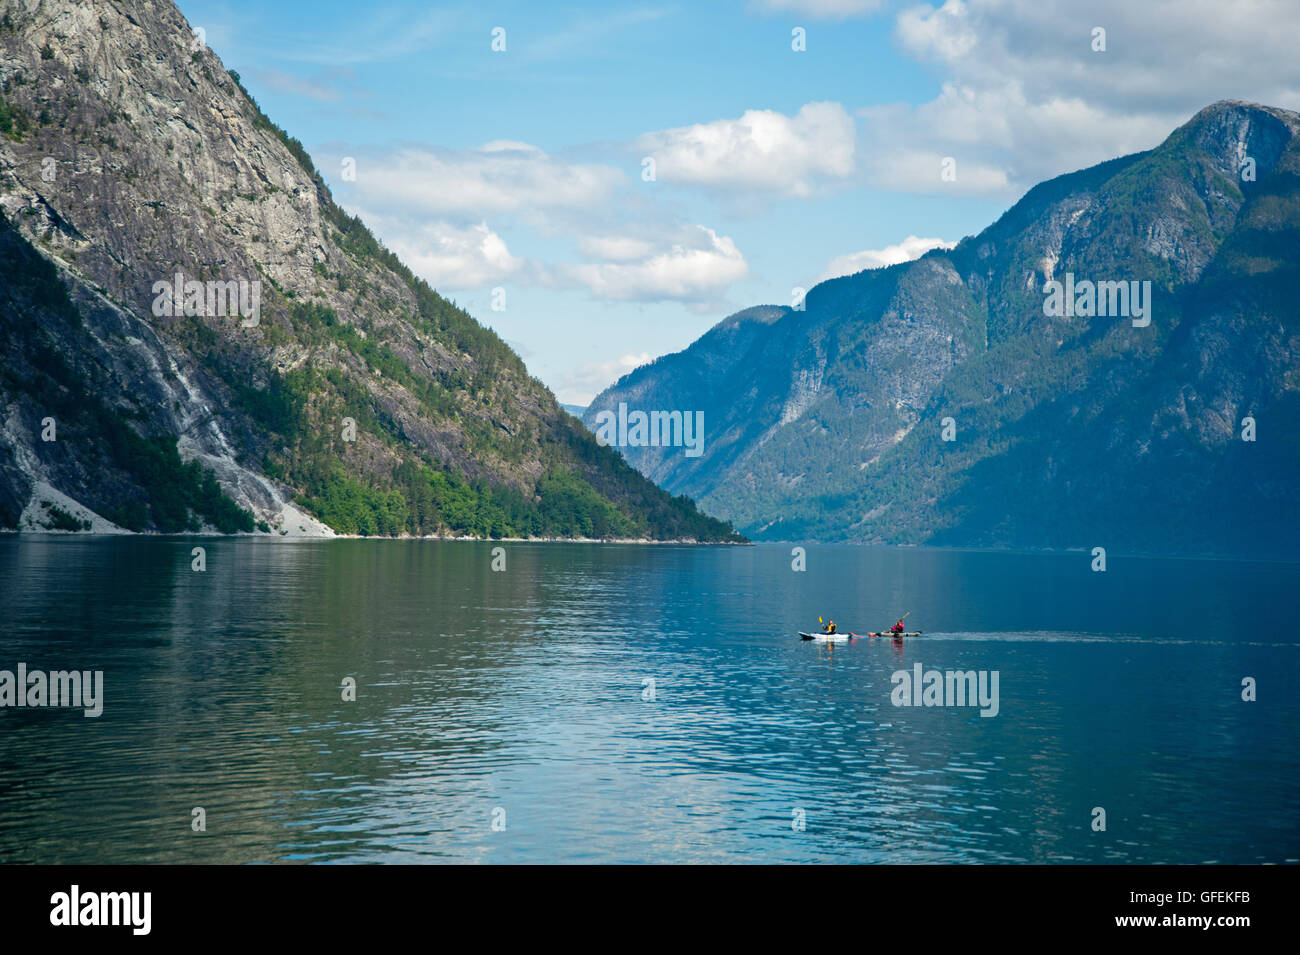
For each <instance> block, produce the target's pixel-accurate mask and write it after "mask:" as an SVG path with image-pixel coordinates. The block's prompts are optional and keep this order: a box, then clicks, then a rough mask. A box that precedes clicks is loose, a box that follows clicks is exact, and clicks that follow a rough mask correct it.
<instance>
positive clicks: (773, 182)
mask: <svg viewBox="0 0 1300 955" xmlns="http://www.w3.org/2000/svg"><path fill="white" fill-rule="evenodd" d="M855 139H856V131H855V128H854V123H853V117H851V116H850V115H849V114H848V112H846V111H845V109H844V107H843V106H841V105H840V104H839V103H808V104H806V105H805V106H803V107H802V108H801V109H800V110H799V112H798V113H796V114H795V115H794V116H786V115H784V114H782V113H778V112H775V111H773V110H768V109H751V110H746V111H745V113H744V115H743V116H741V117H740V118H739V119H720V120H715V121H713V122H710V123H696V124H694V125H692V126H680V127H677V128H676V129H665V130H660V131H657V132H651V133H646V134H645V135H643V136H641V137H640V138H639V139H637V140H636V142H635V143H634V147H635V148H636V149H638V150H640V151H642V152H643V153H644V154H645V155H648V156H651V157H653V159H654V160H655V167H656V168H655V172H656V176H657V178H658V179H659V180H660V181H663V182H670V183H688V184H692V185H699V186H706V187H716V188H722V189H748V190H761V191H764V192H768V193H773V194H779V195H788V196H809V195H812V194H814V193H815V192H817V191H819V189H820V188H821V187H823V186H825V185H828V184H832V183H836V182H839V181H842V180H844V179H846V178H847V177H849V176H850V175H852V173H853V168H854V165H853V161H854V150H855Z"/></svg>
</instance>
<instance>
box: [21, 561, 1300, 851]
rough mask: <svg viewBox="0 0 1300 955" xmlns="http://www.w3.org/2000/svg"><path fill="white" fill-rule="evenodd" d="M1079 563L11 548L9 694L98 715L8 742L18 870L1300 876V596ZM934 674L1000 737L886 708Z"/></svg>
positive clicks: (946, 717)
mask: <svg viewBox="0 0 1300 955" xmlns="http://www.w3.org/2000/svg"><path fill="white" fill-rule="evenodd" d="M198 545H201V546H203V547H204V548H206V563H207V569H206V571H204V572H195V571H193V570H192V569H191V548H193V547H194V546H198ZM493 546H504V547H505V552H506V569H505V570H504V571H502V572H494V571H493V570H492V569H491V564H492V547H493ZM1090 564H1091V557H1090V556H1089V555H1087V554H1084V553H1068V554H1024V553H1005V552H959V551H943V550H918V549H892V548H854V547H829V546H827V547H818V546H810V547H809V548H808V551H807V570H806V571H805V572H795V571H793V570H792V569H791V552H790V548H789V547H780V546H758V547H687V546H666V545H665V546H635V545H597V544H521V543H509V544H504V545H493V544H489V543H468V542H435V541H366V540H336V541H326V542H289V541H278V542H270V541H257V540H250V539H202V540H190V539H182V538H154V539H143V538H97V539H88V538H77V537H49V538H40V539H32V538H24V539H18V538H12V537H11V538H7V539H4V540H0V581H2V583H0V619H2V624H0V627H2V629H0V669H9V670H13V669H14V668H15V667H16V665H17V664H18V663H19V662H25V663H26V664H27V665H28V667H29V669H45V670H58V669H71V668H77V669H92V670H94V669H99V670H103V672H104V687H105V688H104V698H105V699H104V709H103V715H102V716H101V717H99V718H97V719H88V718H85V717H83V716H82V714H81V712H80V711H79V710H55V709H44V710H32V709H4V710H0V861H3V862H47V863H49V862H57V863H70V862H84V863H109V862H126V863H130V862H287V861H318V862H323V861H337V862H422V861H428V862H438V861H449V862H450V861H458V862H740V861H744V862H813V861H822V862H1121V863H1122V862H1142V863H1152V862H1171V863H1172V862H1286V861H1292V862H1294V861H1296V859H1297V857H1300V835H1298V833H1297V825H1298V822H1300V812H1298V810H1300V719H1298V717H1300V698H1298V697H1297V683H1298V680H1297V677H1298V676H1300V645H1298V644H1297V638H1296V621H1297V619H1298V617H1300V615H1298V613H1297V611H1298V610H1300V587H1297V584H1298V583H1300V580H1298V579H1297V578H1298V574H1297V571H1298V570H1300V567H1298V565H1296V564H1287V563H1252V562H1230V561H1211V560H1160V559H1147V558H1127V559H1126V558H1123V557H1118V556H1112V557H1111V558H1110V560H1109V564H1108V567H1107V570H1106V572H1105V573H1094V572H1093V571H1092V570H1091V569H1090ZM906 610H911V611H912V616H911V617H910V618H909V619H908V624H909V626H915V627H918V628H919V629H921V630H924V631H925V632H926V635H925V636H923V637H920V638H917V639H915V640H905V641H901V643H900V645H896V644H895V642H894V641H891V640H863V641H859V642H855V643H852V644H849V645H841V646H833V647H828V646H826V645H817V644H812V643H805V642H802V641H800V640H798V639H797V638H796V637H795V632H796V631H797V630H799V629H809V628H810V627H811V626H813V625H815V622H816V619H817V615H818V614H821V615H823V616H827V615H830V616H833V617H834V618H835V620H836V621H837V623H839V624H840V625H841V627H842V628H843V629H851V630H855V631H858V632H863V631H865V630H867V629H879V628H883V627H887V626H888V625H889V624H890V623H892V622H893V620H894V619H895V618H896V617H897V616H898V615H899V614H901V613H902V612H904V611H906ZM916 662H920V663H922V664H923V665H924V667H925V669H931V668H936V669H940V670H947V669H961V670H970V669H974V670H997V671H998V673H999V677H1000V680H999V712H998V714H997V715H996V716H994V717H981V716H980V714H979V710H978V709H976V708H969V707H930V708H926V707H918V708H906V707H896V706H894V705H893V704H892V703H891V700H890V691H891V689H892V685H891V674H892V673H894V672H895V671H897V670H901V669H907V670H910V669H911V668H912V666H913V664H914V663H916ZM346 677H353V678H355V680H356V682H357V693H356V701H355V702H345V701H344V700H343V699H342V690H341V688H340V687H341V684H342V683H343V680H344V679H345V678H346ZM1244 677H1254V678H1255V679H1256V680H1257V681H1258V699H1257V701H1255V702H1245V701H1243V700H1242V698H1241V695H1242V680H1243V678H1244ZM650 680H653V699H647V697H649V696H651V694H650V692H649V689H650V684H649V683H648V682H647V681H650ZM195 807H202V808H203V809H204V810H205V812H206V820H207V828H206V831H204V832H194V831H192V829H191V818H192V811H193V809H194V808H195ZM1094 807H1102V808H1104V809H1105V812H1106V830H1105V831H1104V832H1096V831H1093V828H1092V821H1093V809H1094ZM795 810H802V818H803V823H804V828H803V829H802V831H801V830H800V829H798V828H797V827H796V826H794V825H792V823H793V822H794V821H795V819H796V816H797V815H798V814H797V813H796V812H795ZM502 811H503V812H502ZM494 820H495V821H496V822H497V828H495V829H494V827H493V823H494ZM502 824H504V828H501V825H502Z"/></svg>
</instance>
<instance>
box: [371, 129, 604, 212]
mask: <svg viewBox="0 0 1300 955" xmlns="http://www.w3.org/2000/svg"><path fill="white" fill-rule="evenodd" d="M356 175H357V178H356V181H355V182H354V183H351V184H350V186H351V190H350V191H351V193H352V195H353V196H355V200H356V203H357V204H358V205H362V206H365V207H366V208H370V209H379V210H381V211H383V212H384V213H385V214H388V215H403V216H407V217H424V216H440V217H444V218H453V219H457V218H459V219H460V220H461V221H470V222H472V221H474V220H476V219H478V218H480V217H482V216H484V215H490V214H492V213H501V212H513V213H524V214H527V213H537V212H542V211H545V210H550V209H564V208H577V209H584V208H590V207H592V206H593V205H599V204H601V203H603V202H606V201H608V199H609V197H610V196H611V194H612V193H613V191H614V190H615V188H617V186H618V185H619V184H620V183H622V182H623V181H624V179H625V176H624V174H623V172H622V171H621V170H620V169H618V168H616V167H614V166H610V165H605V164H601V163H570V162H562V161H558V160H555V159H552V158H551V157H549V156H547V155H546V153H544V152H543V151H542V150H540V149H538V148H537V147H536V146H530V145H529V144H527V143H518V142H510V141H507V140H496V141H493V142H490V143H487V144H486V145H484V146H482V147H481V148H479V149H468V150H445V149H428V148H417V147H405V148H401V149H397V150H395V151H393V152H390V153H387V154H377V155H376V154H371V155H365V154H362V155H360V156H358V157H357V171H356Z"/></svg>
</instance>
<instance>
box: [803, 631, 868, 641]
mask: <svg viewBox="0 0 1300 955" xmlns="http://www.w3.org/2000/svg"><path fill="white" fill-rule="evenodd" d="M799 636H800V637H802V638H803V639H805V640H817V641H819V642H821V643H848V642H849V640H850V639H852V638H853V637H856V636H857V634H856V633H804V632H803V631H802V630H801V631H799Z"/></svg>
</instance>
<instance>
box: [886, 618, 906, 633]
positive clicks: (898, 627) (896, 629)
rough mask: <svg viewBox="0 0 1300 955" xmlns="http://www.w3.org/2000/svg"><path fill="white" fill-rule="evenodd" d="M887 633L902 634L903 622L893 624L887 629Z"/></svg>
mask: <svg viewBox="0 0 1300 955" xmlns="http://www.w3.org/2000/svg"><path fill="white" fill-rule="evenodd" d="M889 632H890V633H902V632H903V621H901V620H900V621H898V623H896V624H894V625H893V626H892V627H890V628H889Z"/></svg>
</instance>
